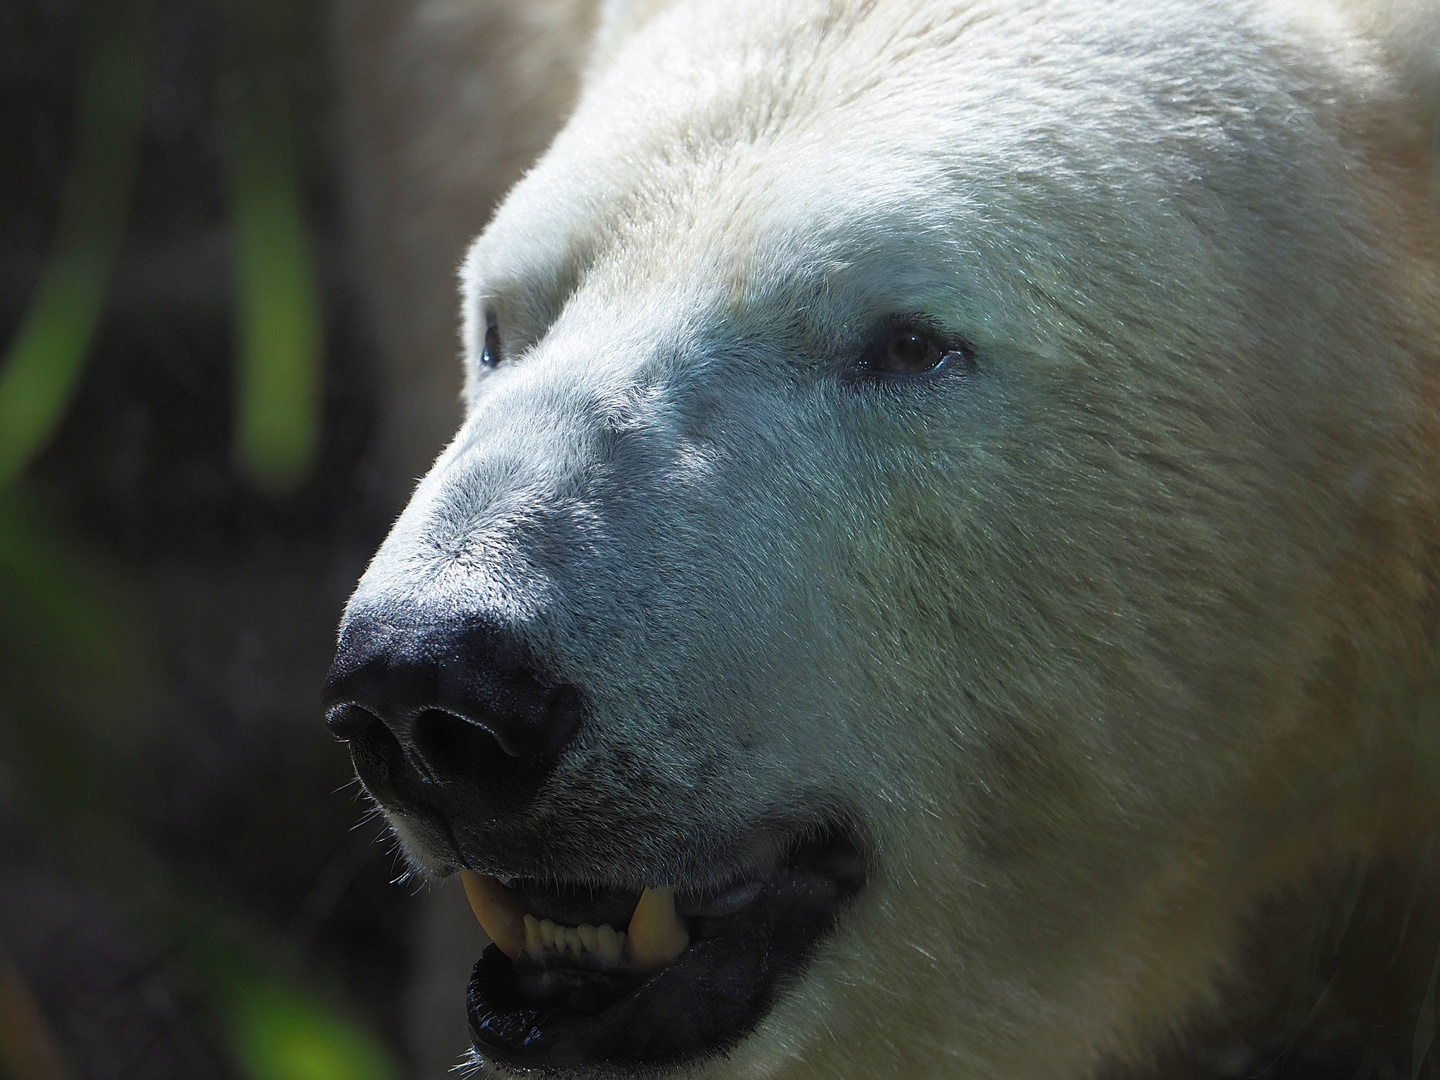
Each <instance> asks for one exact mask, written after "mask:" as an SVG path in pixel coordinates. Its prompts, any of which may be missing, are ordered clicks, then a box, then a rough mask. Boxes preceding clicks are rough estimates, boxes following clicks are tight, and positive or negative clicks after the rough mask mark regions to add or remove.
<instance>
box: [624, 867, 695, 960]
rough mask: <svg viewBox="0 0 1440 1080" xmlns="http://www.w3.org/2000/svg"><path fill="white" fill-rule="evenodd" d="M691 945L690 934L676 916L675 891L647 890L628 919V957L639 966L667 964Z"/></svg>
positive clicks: (669, 888) (641, 895)
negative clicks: (632, 958)
mask: <svg viewBox="0 0 1440 1080" xmlns="http://www.w3.org/2000/svg"><path fill="white" fill-rule="evenodd" d="M688 944H690V935H689V934H687V933H686V932H685V926H684V924H682V923H681V922H680V917H679V916H678V915H676V914H675V890H674V888H672V887H671V886H669V885H661V886H658V887H656V888H647V889H646V890H645V891H644V892H642V893H641V894H640V902H639V903H638V904H636V905H635V914H634V915H631V916H630V955H631V956H633V957H634V958H635V962H636V963H637V964H639V965H640V966H641V967H660V966H662V965H664V964H668V963H670V961H671V960H674V959H675V958H676V957H677V956H679V955H680V954H681V953H682V952H684V951H685V946H686V945H688Z"/></svg>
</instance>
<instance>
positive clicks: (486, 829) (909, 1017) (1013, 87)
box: [327, 0, 1440, 1078]
mask: <svg viewBox="0 0 1440 1080" xmlns="http://www.w3.org/2000/svg"><path fill="white" fill-rule="evenodd" d="M1407 10H1408V9H1407ZM1385 20H1389V21H1388V22H1385ZM1382 22H1384V24H1385V25H1386V26H1393V25H1395V17H1394V13H1391V14H1388V15H1387V14H1384V13H1376V12H1370V11H1360V10H1349V9H1346V10H1339V9H1337V10H1333V11H1332V10H1329V9H1326V10H1324V11H1321V10H1318V9H1316V8H1315V7H1314V6H1313V5H1312V6H1296V7H1293V8H1291V7H1286V6H1284V5H1281V4H1270V5H1264V4H1259V3H1252V2H1249V0H1210V2H1205V3H1192V2H1184V3H1182V2H1179V0H1175V2H1168V0H1163V2H1162V0H1156V2H1153V3H1146V4H1126V3H1110V2H1103V0H1026V2H1014V0H1005V2H992V0H954V2H936V0H865V2H859V0H853V2H850V0H781V2H777V0H733V2H718V0H710V2H704V0H691V2H676V3H673V4H638V5H636V4H631V5H626V4H619V3H614V4H611V5H609V7H608V9H607V12H606V21H605V23H604V24H603V27H602V31H601V34H600V37H599V43H598V45H597V50H596V53H595V57H594V60H593V63H592V66H591V69H590V71H589V73H588V77H587V82H586V85H585V89H584V92H583V94H582V97H581V100H580V102H579V104H578V106H577V108H576V110H575V113H574V115H573V117H572V118H571V120H570V121H569V123H568V125H567V127H566V128H565V129H564V131H563V132H562V133H561V135H560V136H559V137H558V139H557V140H556V142H555V144H554V145H553V147H552V148H551V150H550V151H549V152H548V154H547V155H546V156H545V157H544V158H543V159H542V160H541V161H540V163H539V164H538V165H537V166H536V167H535V169H534V170H533V171H532V172H531V173H530V174H529V175H528V176H527V177H526V178H525V179H524V180H523V181H522V182H521V183H520V185H519V186H518V187H517V188H516V189H515V190H514V191H513V192H512V193H511V194H510V196H509V197H508V199H507V200H506V201H505V203H504V204H503V206H502V207H501V209H500V210H499V212H498V214H497V215H496V217H495V219H494V220H493V222H492V224H491V225H490V227H489V228H488V229H487V230H486V232H485V233H484V234H483V235H482V236H481V237H480V238H479V240H478V241H476V243H475V245H474V247H473V249H472V250H471V252H470V255H469V258H468V260H467V262H466V265H465V269H464V314H465V326H466V331H465V339H466V359H465V363H466V371H467V375H468V389H467V416H466V420H465V422H464V425H463V426H462V428H461V429H460V431H459V433H458V435H457V436H456V437H455V439H454V441H453V442H452V443H451V445H450V446H449V447H448V449H446V450H445V452H444V453H443V454H442V455H441V457H440V458H439V460H438V461H437V462H436V464H435V466H434V468H433V470H432V471H431V472H430V474H429V475H428V476H427V477H426V478H425V479H424V480H423V481H422V482H421V483H420V485H419V487H418V488H417V490H416V492H415V494H414V498H413V499H412V501H411V503H410V505H409V507H408V508H407V509H406V510H405V512H404V514H403V515H402V516H401V518H400V519H399V521H398V523H397V524H396V525H395V527H394V530H393V532H392V533H391V534H390V536H389V538H388V539H387V540H386V541H385V544H384V546H383V547H382V548H381V549H380V551H379V553H378V554H377V555H376V557H375V559H374V561H373V563H372V564H371V566H370V568H369V569H368V571H367V572H366V574H365V576H364V578H363V580H362V581H361V583H360V585H359V587H358V589H357V591H356V593H355V595H354V597H353V598H352V600H351V602H350V605H349V607H348V609H347V612H346V615H345V621H344V625H343V630H342V639H341V647H340V654H339V657H338V659H337V661H336V667H335V669H334V671H333V672H332V676H331V680H330V684H329V689H328V691H327V693H328V696H329V709H330V712H329V715H330V722H331V724H332V727H333V728H334V730H335V731H336V732H337V734H339V735H341V736H342V737H343V738H346V739H348V740H349V743H350V748H351V752H352V755H353V757H354V760H355V764H356V768H357V771H358V773H359V776H360V778H361V779H362V781H363V782H364V784H365V786H366V788H367V790H368V791H369V792H370V793H371V795H373V796H374V798H375V799H376V800H377V801H378V803H379V804H380V806H381V807H383V809H384V811H385V813H386V814H387V816H388V818H389V820H390V822H391V824H392V825H393V827H394V829H395V831H396V833H397V835H398V836H399V837H400V839H401V841H402V843H403V845H404V848H405V851H406V853H407V854H408V856H409V857H410V859H411V860H412V861H413V862H414V864H415V865H416V866H417V867H419V868H421V869H423V870H425V871H427V872H430V873H434V874H447V873H451V872H456V871H462V872H464V873H465V875H466V881H467V887H468V888H469V889H470V891H471V894H472V898H473V899H474V901H475V904H476V908H477V913H479V914H480V915H481V918H482V921H484V922H485V924H486V927H487V929H488V930H489V931H490V933H491V936H492V937H493V938H494V939H495V945H494V946H493V947H492V948H491V949H490V950H488V951H487V953H486V956H485V957H484V958H483V959H482V960H481V961H480V963H479V964H478V965H477V967H476V973H475V978H474V981H473V982H472V985H471V994H470V1015H471V1022H472V1027H473V1029H474V1033H475V1039H476V1047H477V1051H478V1053H479V1055H480V1059H481V1060H482V1061H484V1062H486V1063H488V1064H489V1066H491V1067H493V1068H494V1069H495V1070H497V1071H498V1072H502V1073H503V1072H505V1071H506V1070H508V1069H515V1070H519V1071H526V1070H531V1069H536V1070H539V1071H541V1072H542V1073H545V1074H551V1073H554V1074H559V1075H590V1074H592V1073H593V1074H597V1075H609V1074H611V1073H622V1074H644V1075H652V1074H654V1075H660V1074H666V1073H668V1072H670V1071H676V1070H678V1071H682V1072H694V1073H696V1074H704V1075H709V1074H710V1073H712V1072H713V1073H718V1074H723V1075H731V1074H733V1075H738V1076H770V1075H790V1074H792V1073H801V1072H803V1073H805V1074H806V1075H816V1076H841V1075H844V1076H856V1077H866V1076H877V1075H906V1076H929V1075H951V1074H954V1075H963V1076H1010V1077H1015V1076H1021V1077H1027V1078H1030V1077H1049V1076H1055V1077H1060V1076H1080V1075H1088V1072H1089V1070H1091V1069H1093V1067H1094V1065H1095V1063H1096V1062H1097V1061H1099V1060H1101V1059H1102V1058H1104V1057H1105V1056H1106V1055H1113V1054H1121V1055H1125V1054H1132V1055H1133V1054H1135V1053H1138V1052H1139V1050H1138V1049H1137V1048H1141V1047H1143V1045H1144V1044H1145V1040H1146V1039H1147V1038H1149V1037H1150V1033H1152V1032H1153V1031H1155V1030H1157V1029H1158V1028H1159V1027H1161V1026H1163V1025H1165V1024H1167V1023H1169V1022H1170V1020H1171V1019H1172V1018H1173V1017H1174V1016H1176V1015H1179V1013H1180V1012H1181V1011H1183V1009H1184V1008H1185V1007H1186V1005H1187V1003H1189V1002H1191V1001H1193V1000H1195V999H1197V997H1200V996H1203V994H1204V993H1205V991H1206V988H1207V987H1208V986H1209V985H1210V984H1211V983H1212V982H1213V980H1214V979H1215V978H1216V977H1217V974H1218V973H1219V972H1221V971H1222V970H1223V969H1224V967H1225V965H1226V964H1227V962H1228V959H1229V956H1230V953H1231V951H1232V950H1233V947H1234V941H1235V937H1236V933H1237V929H1236V928H1237V926H1238V925H1239V923H1240V921H1241V920H1242V919H1243V917H1244V915H1245V913H1246V912H1247V911H1248V910H1249V907H1250V905H1252V904H1253V903H1254V902H1255V901H1256V900H1257V898H1259V897H1262V896H1264V895H1265V894H1266V893H1268V892H1270V891H1272V890H1274V889H1276V888H1279V887H1281V886H1283V885H1284V884H1286V882H1288V881H1290V880H1292V879H1294V878H1295V877H1296V876H1297V875H1301V874H1303V873H1304V872H1305V871H1306V870H1307V868H1309V867H1311V866H1313V865H1315V864H1316V863H1317V862H1320V861H1323V860H1325V859H1327V858H1330V857H1332V856H1334V855H1335V854H1336V853H1339V852H1343V851H1345V850H1348V848H1347V845H1348V844H1350V843H1351V842H1352V834H1351V831H1349V830H1350V824H1351V822H1352V820H1354V819H1356V818H1357V817H1363V816H1364V815H1363V813H1362V811H1361V810H1360V809H1356V808H1357V807H1359V808H1362V809H1363V808H1364V807H1366V806H1369V805H1371V803H1372V800H1373V792H1374V785H1373V784H1371V783H1369V782H1368V780H1367V779H1365V778H1368V777H1371V776H1372V775H1378V774H1379V773H1380V772H1383V769H1381V768H1380V767H1379V766H1378V765H1375V763H1376V762H1381V761H1392V760H1395V759H1396V750H1395V748H1396V746H1397V745H1398V743H1397V741H1396V740H1397V738H1398V736H1393V735H1392V733H1390V731H1389V729H1388V728H1385V727H1384V726H1383V725H1373V724H1372V725H1370V726H1368V727H1366V728H1365V729H1364V732H1363V734H1362V735H1357V724H1356V722H1355V721H1354V710H1353V709H1349V707H1348V705H1347V703H1348V702H1349V701H1350V700H1351V699H1352V698H1353V697H1354V694H1353V693H1352V694H1351V696H1350V697H1346V696H1345V694H1344V693H1342V692H1341V691H1340V689H1337V688H1340V687H1342V684H1344V685H1347V686H1350V687H1351V688H1352V690H1353V687H1354V685H1355V683H1356V681H1357V680H1358V681H1360V682H1364V681H1365V679H1367V678H1371V676H1369V675H1363V676H1357V675H1355V674H1354V673H1355V672H1356V671H1362V672H1370V671H1379V670H1381V669H1382V668H1383V669H1384V670H1385V671H1386V672H1387V673H1388V674H1387V675H1386V676H1385V677H1386V678H1392V677H1393V679H1394V680H1398V681H1399V683H1400V684H1402V685H1408V683H1406V680H1410V681H1411V682H1413V681H1414V679H1415V678H1416V677H1417V676H1416V672H1417V671H1418V670H1419V668H1420V667H1421V666H1423V659H1424V649H1423V642H1424V639H1425V634H1426V632H1427V630H1428V628H1427V627H1426V625H1425V622H1424V619H1423V618H1422V616H1421V613H1422V612H1423V611H1424V610H1428V609H1427V608H1426V604H1427V603H1428V602H1429V589H1430V585H1429V580H1430V579H1429V577H1428V575H1429V573H1430V563H1429V562H1428V561H1427V560H1428V559H1429V554H1428V550H1429V549H1428V547H1427V542H1426V537H1427V536H1433V535H1434V534H1433V533H1432V532H1431V531H1430V530H1431V528H1432V526H1433V521H1434V515H1435V494H1436V485H1435V483H1434V469H1433V465H1431V466H1426V465H1425V464H1424V462H1425V459H1426V455H1427V454H1428V455H1430V456H1431V457H1432V458H1433V455H1434V452H1435V450H1436V448H1437V447H1440V439H1437V434H1436V419H1437V418H1436V413H1435V408H1434V403H1435V401H1436V400H1437V399H1436V396H1435V394H1434V391H1433V387H1432V381H1433V379H1434V372H1435V368H1434V365H1433V360H1434V352H1435V343H1436V341H1437V336H1436V331H1437V328H1440V319H1437V310H1440V309H1437V303H1436V295H1437V294H1436V273H1435V269H1436V268H1435V262H1434V252H1435V238H1436V233H1435V229H1434V222H1433V220H1432V213H1433V200H1432V194H1431V189H1430V186H1429V183H1430V182H1429V171H1428V170H1429V155H1430V152H1431V147H1430V144H1429V142H1428V135H1427V132H1426V129H1425V127H1424V123H1425V116H1424V110H1423V109H1422V108H1420V107H1418V105H1419V103H1420V98H1419V95H1418V93H1417V90H1416V87H1417V86H1419V85H1420V83H1421V82H1422V81H1423V78H1424V73H1423V72H1421V74H1419V75H1417V74H1415V70H1419V69H1418V68H1416V69H1413V70H1412V69H1405V68H1404V64H1403V62H1402V60H1403V57H1400V56H1399V54H1398V52H1397V51H1396V49H1392V48H1390V47H1389V46H1388V45H1387V44H1386V39H1384V37H1383V35H1381V34H1379V33H1378V32H1376V31H1375V26H1378V25H1380V24H1381V23H1382ZM1402 69H1404V70H1402ZM1407 80H1408V81H1407ZM1377 658H1379V659H1377ZM1387 664H1388V665H1389V667H1386V665H1387ZM1347 665H1348V666H1347ZM1392 669H1393V670H1392ZM1345 672H1349V673H1350V674H1349V675H1348V676H1347V675H1345V674H1344V673H1345ZM1377 677H1378V676H1377ZM1346 678H1349V680H1350V681H1349V683H1345V679H1346ZM1372 681H1373V680H1372ZM1372 765H1373V766H1374V767H1373V768H1372ZM1341 766H1345V767H1347V768H1350V769H1351V770H1352V771H1353V773H1354V775H1355V776H1356V777H1360V778H1361V780H1357V781H1356V782H1355V783H1354V784H1351V785H1350V786H1349V788H1347V790H1346V793H1345V794H1344V795H1343V797H1342V796H1340V795H1335V794H1334V792H1333V791H1332V789H1333V788H1334V786H1335V785H1334V777H1335V776H1336V771H1335V770H1336V769H1337V768H1340V767H1341ZM1347 775H1349V774H1347ZM1387 775H1390V774H1387ZM1392 780H1393V776H1392ZM626 931H628V937H626V936H625V934H624V933H623V932H626Z"/></svg>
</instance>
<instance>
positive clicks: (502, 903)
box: [460, 870, 525, 960]
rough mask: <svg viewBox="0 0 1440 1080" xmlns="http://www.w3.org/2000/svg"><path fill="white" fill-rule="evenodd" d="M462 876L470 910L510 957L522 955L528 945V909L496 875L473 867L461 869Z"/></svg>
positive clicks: (515, 957)
mask: <svg viewBox="0 0 1440 1080" xmlns="http://www.w3.org/2000/svg"><path fill="white" fill-rule="evenodd" d="M460 880H461V882H463V883H464V885H465V896H466V898H467V899H468V900H469V901H470V910H471V911H473V912H475V918H477V919H478V920H480V925H481V927H482V928H483V929H484V930H485V933H487V934H489V935H490V940H491V941H493V942H494V943H495V945H496V947H497V948H498V949H499V950H500V951H501V952H503V953H504V954H505V955H506V956H508V957H509V958H510V959H511V960H517V959H519V957H520V953H521V952H522V951H524V948H525V912H524V911H523V910H521V908H520V905H519V904H517V903H516V902H515V898H514V897H513V896H511V895H510V894H509V893H508V892H506V891H505V886H504V885H501V884H500V882H499V881H497V880H496V879H495V878H493V877H486V876H485V875H484V874H477V873H475V872H474V871H473V870H461V871H460Z"/></svg>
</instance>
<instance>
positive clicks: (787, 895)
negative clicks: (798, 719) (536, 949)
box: [467, 832, 864, 1073]
mask: <svg viewBox="0 0 1440 1080" xmlns="http://www.w3.org/2000/svg"><path fill="white" fill-rule="evenodd" d="M863 884H864V870H863V860H862V858H861V856H860V854H859V851H858V848H857V846H856V844H855V843H854V841H853V839H852V838H851V836H850V835H849V834H848V833H844V832H832V833H831V834H829V835H827V836H826V837H825V838H823V839H821V840H810V841H806V842H802V843H797V844H795V845H794V846H793V847H792V848H791V850H790V852H789V853H788V855H787V856H786V858H785V859H784V860H782V862H781V864H780V865H779V866H778V867H777V868H776V869H775V871H774V872H773V873H772V874H771V875H770V876H769V878H768V879H767V880H766V882H765V884H764V886H763V887H762V888H761V889H760V891H759V893H758V894H757V895H756V897H755V898H754V899H753V900H752V901H750V902H749V903H748V904H746V905H745V906H744V907H743V908H741V909H740V910H739V911H735V912H734V913H732V914H728V915H724V916H706V915H699V916H695V917H693V918H691V919H690V920H689V923H690V928H691V936H692V942H691V944H690V946H689V947H688V948H687V949H686V950H685V951H684V952H683V953H682V954H681V955H680V957H679V958H678V959H676V960H675V961H674V962H672V963H671V964H668V965H667V966H665V967H663V968H661V969H659V970H658V971H654V972H630V973H624V972H622V973H603V972H586V971H573V972H564V973H556V972H554V971H553V970H552V971H550V972H548V973H547V972H546V971H545V970H544V969H542V968H541V967H540V965H539V964H538V963H535V962H532V961H529V960H528V959H527V958H523V957H522V959H521V960H520V962H519V963H518V964H516V963H512V962H511V961H510V960H509V959H508V958H507V957H506V956H505V955H504V954H503V953H501V952H500V950H499V949H497V948H496V947H495V946H494V945H491V946H490V947H489V948H487V949H486V950H485V954H484V955H483V956H482V957H481V958H480V960H479V962H478V963H476V965H475V970H474V974H473V975H472V976H471V980H470V988H469V994H468V1003H467V1004H468V1012H469V1018H470V1031H471V1035H472V1037H473V1039H474V1043H475V1049H476V1050H477V1051H479V1053H480V1054H481V1055H482V1056H484V1057H488V1058H491V1059H493V1060H495V1061H499V1062H502V1063H504V1064H507V1065H510V1066H512V1067H515V1068H521V1069H530V1070H538V1071H540V1072H542V1073H565V1072H567V1071H569V1070H571V1069H575V1068H580V1067H596V1066H600V1067H604V1066H615V1067H621V1068H625V1069H627V1071H628V1070H629V1069H633V1068H634V1067H636V1066H648V1067H652V1068H653V1067H657V1066H664V1065H671V1064H676V1063H680V1062H686V1061H693V1060H695V1059H697V1058H700V1057H704V1056H709V1055H713V1054H717V1053H722V1052H724V1051H725V1050H727V1049H729V1048H730V1047H732V1046H734V1045H735V1044H736V1043H737V1042H739V1041H740V1039H742V1038H743V1037H744V1036H745V1035H746V1034H748V1033H749V1032H750V1031H751V1030H752V1029H753V1028H754V1027H755V1025H756V1024H758V1023H759V1022H760V1021H761V1020H762V1019H763V1018H764V1016H765V1015H766V1014H767V1013H768V1012H769V1011H770V1009H771V1007H772V1006H773V1005H774V1003H775V1000H776V997H777V995H778V994H779V992H780V990H781V989H782V987H783V986H784V984H785V983H786V982H787V981H790V980H793V979H794V978H795V977H797V976H798V975H799V974H800V973H801V972H802V971H803V970H804V967H805V965H806V964H807V962H808V961H809V959H810V957H811V956H812V955H813V952H814V949H815V946H816V944H817V943H818V942H819V941H820V939H821V938H823V937H824V935H825V934H826V933H827V932H828V931H829V930H831V929H832V928H833V926H834V925H835V921H836V918H837V917H838V915H839V914H840V912H841V910H842V909H843V908H844V906H845V905H846V903H847V902H848V901H850V900H851V899H852V898H853V897H854V896H855V894H856V893H857V892H859V890H860V889H861V887H862V886H863ZM557 974H558V975H559V977H558V978H557V977H556V976H557Z"/></svg>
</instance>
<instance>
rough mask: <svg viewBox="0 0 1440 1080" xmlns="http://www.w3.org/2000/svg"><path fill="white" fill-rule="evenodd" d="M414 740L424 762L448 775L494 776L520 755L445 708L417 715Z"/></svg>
mask: <svg viewBox="0 0 1440 1080" xmlns="http://www.w3.org/2000/svg"><path fill="white" fill-rule="evenodd" d="M410 739H411V743H412V745H413V746H414V748H415V751H416V754H417V756H418V757H419V759H420V761H422V762H425V763H427V764H428V765H430V766H431V767H435V766H438V767H439V768H440V770H441V772H442V774H443V775H445V776H457V775H458V776H468V777H474V778H477V779H478V778H480V777H485V776H492V775H494V774H495V770H496V768H497V767H500V766H502V765H503V763H504V762H505V760H506V759H507V758H516V757H519V756H520V753H519V751H517V750H514V749H512V748H511V747H509V746H506V745H505V744H504V743H503V742H501V741H500V739H499V738H498V737H497V736H496V735H495V734H493V733H492V732H491V731H490V730H488V729H487V728H484V727H481V726H480V725H479V724H476V723H474V722H473V721H471V720H467V719H465V718H464V717H463V716H456V715H455V714H454V713H450V712H445V711H444V710H443V709H426V710H425V711H424V712H422V713H421V714H420V715H419V716H417V717H416V718H415V722H414V725H413V726H412V728H411V734H410Z"/></svg>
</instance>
